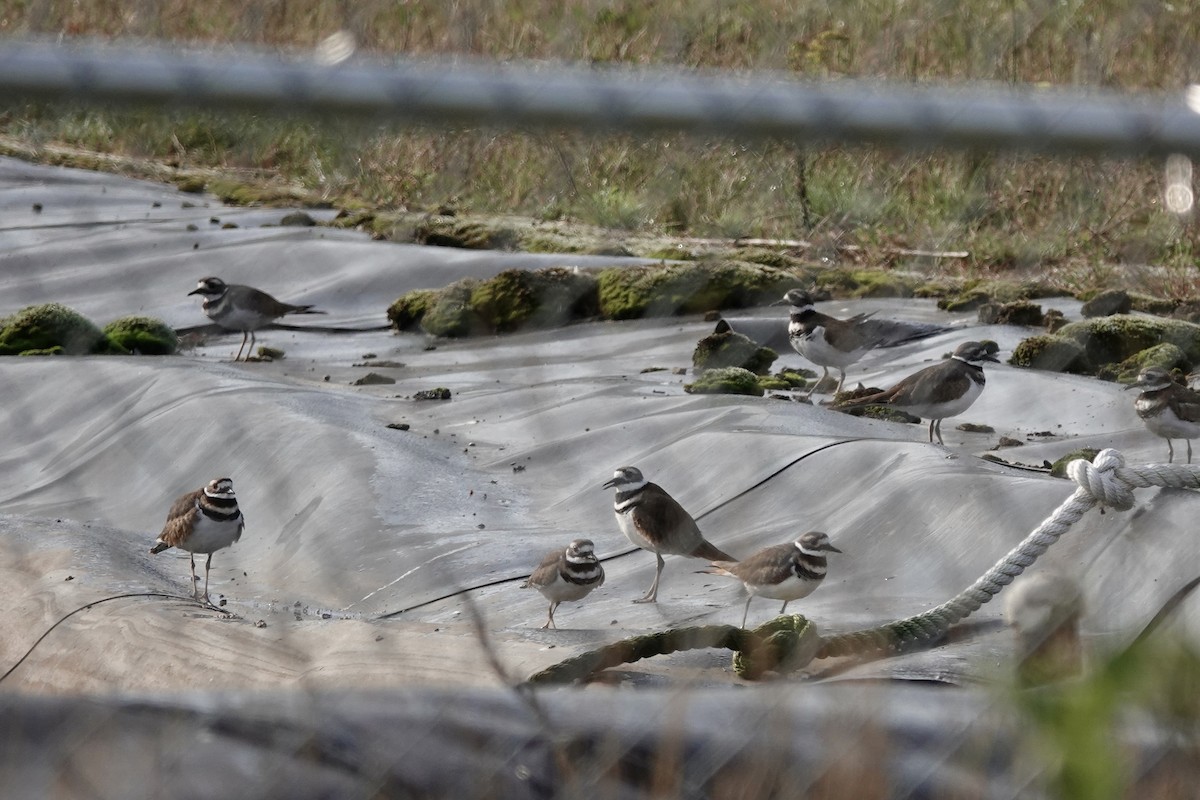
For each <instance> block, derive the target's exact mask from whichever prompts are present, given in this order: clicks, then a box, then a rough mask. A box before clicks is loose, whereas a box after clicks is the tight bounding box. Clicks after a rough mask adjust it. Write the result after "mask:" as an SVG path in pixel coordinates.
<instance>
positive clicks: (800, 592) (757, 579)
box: [700, 531, 842, 628]
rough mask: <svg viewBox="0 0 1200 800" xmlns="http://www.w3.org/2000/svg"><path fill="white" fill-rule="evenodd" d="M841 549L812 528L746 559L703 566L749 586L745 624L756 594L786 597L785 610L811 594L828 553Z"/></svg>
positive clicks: (744, 615)
mask: <svg viewBox="0 0 1200 800" xmlns="http://www.w3.org/2000/svg"><path fill="white" fill-rule="evenodd" d="M840 552H842V551H841V550H839V549H837V548H836V547H834V546H833V545H832V544H830V543H829V536H828V535H827V534H824V533H821V532H820V531H809V532H808V533H804V534H801V535H800V538H799V539H797V540H796V541H794V542H789V543H788V544H777V545H774V546H772V547H767V548H765V549H763V550H759V551H758V552H757V553H755V554H754V555H752V556H750V557H749V558H747V559H745V560H744V561H713V563H712V564H711V565H710V566H709V567H708V568H707V569H703V570H700V571H701V572H704V573H707V574H709V575H725V576H728V577H730V578H737V579H738V580H740V581H741V582H742V585H744V586H745V587H746V591H747V592H749V594H750V596H749V597H747V598H746V609H745V611H743V612H742V627H743V628H745V627H746V618H747V616H749V614H750V601H751V600H753V599H754V598H755V596H761V597H767V598H770V599H771V600H782V601H783V608H781V609H779V613H780V614H782V613H784V612H785V611H787V607H788V603H790V602H791V601H793V600H799V599H800V598H802V597H808V596H809V595H810V594H812V593H813V591H814V590H815V589H816V588H817V587H818V586H820V585H821V581H823V580H825V570H826V566H827V563H826V562H827V559H826V557H825V554H826V553H840Z"/></svg>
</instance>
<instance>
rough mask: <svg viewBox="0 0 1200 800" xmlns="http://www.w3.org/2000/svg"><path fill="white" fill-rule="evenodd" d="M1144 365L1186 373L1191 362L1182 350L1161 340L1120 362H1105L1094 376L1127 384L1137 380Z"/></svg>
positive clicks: (1189, 368) (1190, 366)
mask: <svg viewBox="0 0 1200 800" xmlns="http://www.w3.org/2000/svg"><path fill="white" fill-rule="evenodd" d="M1146 367H1162V368H1163V369H1165V370H1167V371H1168V372H1170V371H1172V370H1176V369H1178V370H1182V371H1183V372H1185V373H1186V372H1188V371H1189V370H1191V368H1192V364H1191V362H1190V361H1189V360H1188V358H1187V355H1186V354H1184V352H1183V351H1182V350H1180V349H1179V348H1178V347H1176V346H1175V345H1173V344H1171V343H1170V342H1163V343H1162V344H1156V345H1154V347H1147V348H1146V349H1145V350H1142V351H1141V352H1140V353H1134V354H1133V355H1132V356H1130V357H1129V358H1127V359H1125V360H1124V361H1122V362H1121V363H1120V364H1106V365H1105V366H1103V367H1101V368H1100V369H1099V370H1097V371H1096V376H1097V377H1099V378H1104V379H1105V380H1115V381H1119V382H1121V383H1126V384H1128V383H1133V382H1134V381H1135V380H1137V376H1138V373H1139V372H1141V371H1142V370H1143V369H1145V368H1146Z"/></svg>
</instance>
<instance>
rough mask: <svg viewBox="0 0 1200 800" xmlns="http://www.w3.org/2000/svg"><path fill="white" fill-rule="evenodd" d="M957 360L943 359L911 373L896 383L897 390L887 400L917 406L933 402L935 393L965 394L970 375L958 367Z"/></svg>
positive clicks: (968, 387) (969, 383) (894, 403)
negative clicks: (938, 362)
mask: <svg viewBox="0 0 1200 800" xmlns="http://www.w3.org/2000/svg"><path fill="white" fill-rule="evenodd" d="M959 363H960V362H957V361H943V362H942V363H940V364H935V365H933V366H932V367H926V368H925V369H923V370H921V371H920V372H916V373H913V374H912V375H910V376H909V377H908V378H906V379H904V380H903V381H901V382H900V383H898V384H896V386H895V387H893V388H895V389H897V391H896V392H895V393H894V394H893V395H892V398H891V400H890V401H889V402H890V404H891V405H894V406H918V405H927V404H929V403H932V402H935V400H934V398H935V395H936V393H938V392H945V393H946V395H948V396H950V397H957V396H958V395H960V394H965V393H966V391H967V390H968V389H970V388H971V376H970V375H968V374H967V373H966V372H964V371H963V370H961V369H958V364H959Z"/></svg>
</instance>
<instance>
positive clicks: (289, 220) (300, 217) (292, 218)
mask: <svg viewBox="0 0 1200 800" xmlns="http://www.w3.org/2000/svg"><path fill="white" fill-rule="evenodd" d="M279 224H280V225H283V226H285V227H296V228H311V227H312V226H314V225H316V224H317V221H316V220H315V219H313V218H312V217H310V216H309V215H308V214H306V213H305V212H303V211H293V212H292V213H290V214H285V215H284V217H283V219H281V220H279Z"/></svg>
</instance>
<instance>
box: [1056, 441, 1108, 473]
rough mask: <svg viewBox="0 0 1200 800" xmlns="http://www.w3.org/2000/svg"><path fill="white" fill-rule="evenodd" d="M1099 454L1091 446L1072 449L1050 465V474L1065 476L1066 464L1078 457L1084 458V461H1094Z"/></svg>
mask: <svg viewBox="0 0 1200 800" xmlns="http://www.w3.org/2000/svg"><path fill="white" fill-rule="evenodd" d="M1099 454H1100V451H1099V450H1096V449H1094V448H1091V447H1084V448H1083V449H1081V450H1072V451H1071V452H1069V453H1067V454H1066V455H1065V456H1063V457H1062V458H1060V459H1058V460H1057V461H1055V462H1054V463H1053V464H1051V465H1050V474H1051V475H1052V476H1053V477H1055V478H1065V477H1067V465H1068V464H1070V463H1071V462H1072V461H1075V460H1077V459H1080V458H1082V459H1084V460H1085V461H1095V460H1096V456H1097V455H1099Z"/></svg>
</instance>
